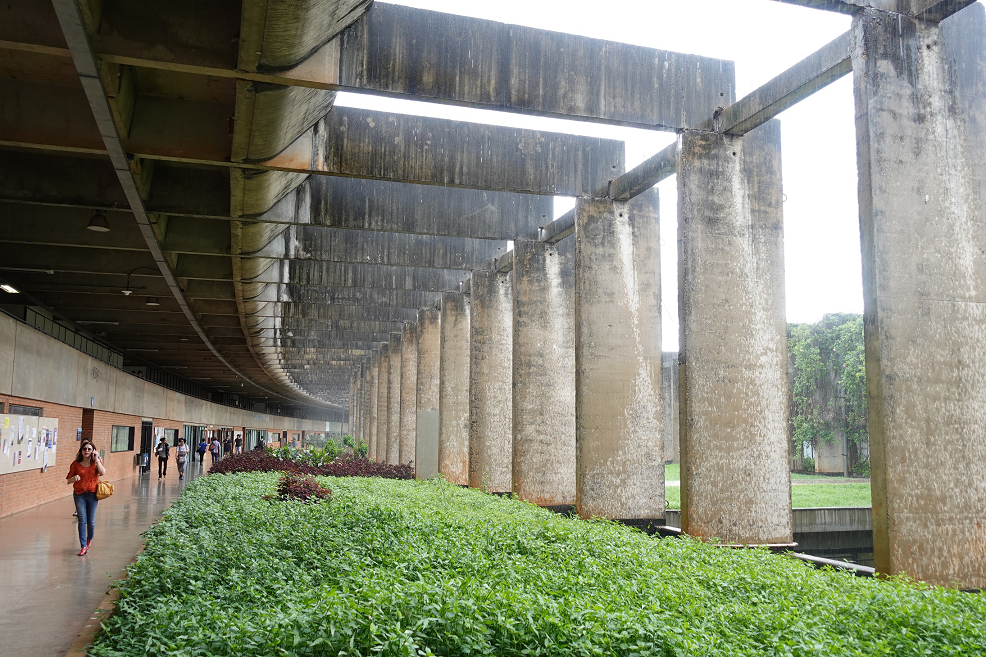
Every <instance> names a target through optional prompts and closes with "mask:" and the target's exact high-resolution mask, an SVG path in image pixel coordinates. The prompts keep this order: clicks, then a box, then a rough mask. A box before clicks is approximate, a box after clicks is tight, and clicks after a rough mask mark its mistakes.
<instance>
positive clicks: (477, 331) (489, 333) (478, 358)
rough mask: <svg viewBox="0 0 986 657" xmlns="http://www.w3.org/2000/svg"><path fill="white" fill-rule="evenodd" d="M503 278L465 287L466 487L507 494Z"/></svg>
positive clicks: (508, 376)
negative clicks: (467, 294)
mask: <svg viewBox="0 0 986 657" xmlns="http://www.w3.org/2000/svg"><path fill="white" fill-rule="evenodd" d="M511 287H512V286H511V281H510V274H509V273H503V274H501V273H499V272H494V271H485V270H479V269H477V270H475V271H473V272H472V279H471V281H470V290H471V294H470V297H471V299H470V300H471V305H470V317H469V327H470V328H469V335H470V339H469V345H470V346H469V351H470V356H469V358H470V360H469V485H470V486H472V487H473V488H482V489H483V490H485V491H487V492H490V493H509V492H510V490H511V471H512V463H511V460H512V458H513V453H512V449H513V409H512V406H513V401H512V399H513V368H512V366H511V363H512V360H513V294H512V290H511Z"/></svg>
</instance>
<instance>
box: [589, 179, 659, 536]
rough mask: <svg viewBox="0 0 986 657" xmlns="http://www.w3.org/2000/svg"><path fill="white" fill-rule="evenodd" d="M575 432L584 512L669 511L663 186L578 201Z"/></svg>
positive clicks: (641, 516) (641, 517)
mask: <svg viewBox="0 0 986 657" xmlns="http://www.w3.org/2000/svg"><path fill="white" fill-rule="evenodd" d="M575 225H576V227H575V440H576V485H577V489H576V493H577V501H576V505H577V509H578V513H579V515H580V516H581V517H583V518H592V517H602V518H609V519H612V520H622V521H631V522H634V521H636V522H639V521H656V520H660V519H663V518H664V459H663V456H662V454H661V450H662V446H663V441H662V438H661V266H660V262H661V254H660V246H659V245H660V230H659V228H660V221H659V204H658V195H657V190H656V189H653V190H651V191H650V192H647V193H646V194H643V195H641V196H638V197H637V198H635V199H633V200H632V201H629V202H622V201H612V200H609V199H589V198H579V199H577V201H576V205H575Z"/></svg>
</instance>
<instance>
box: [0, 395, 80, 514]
mask: <svg viewBox="0 0 986 657" xmlns="http://www.w3.org/2000/svg"><path fill="white" fill-rule="evenodd" d="M0 402H3V403H4V411H6V410H7V405H9V404H20V405H23V406H40V407H41V408H42V409H43V410H42V413H41V414H42V415H43V416H44V417H54V418H58V451H57V457H56V460H55V465H53V466H50V467H49V468H48V471H47V472H44V473H42V472H41V470H40V469H36V470H27V471H24V472H12V473H10V474H5V475H3V476H0V518H2V517H3V516H9V515H10V514H12V513H17V512H18V511H23V510H24V509H30V508H32V507H35V506H38V505H39V504H44V503H45V502H50V501H52V500H57V499H58V498H60V497H66V496H68V495H71V494H72V487H71V486H68V485H66V483H65V474H66V473H67V472H68V466H69V463H71V462H72V459H74V458H75V455H76V453H77V451H78V449H79V447H78V446H79V443H77V442H76V441H75V435H76V430H77V429H78V428H79V427H81V426H82V409H81V408H73V407H71V406H62V405H61V404H49V403H45V402H38V401H33V400H31V399H23V398H21V397H9V396H7V395H0ZM69 506H70V507H71V504H69Z"/></svg>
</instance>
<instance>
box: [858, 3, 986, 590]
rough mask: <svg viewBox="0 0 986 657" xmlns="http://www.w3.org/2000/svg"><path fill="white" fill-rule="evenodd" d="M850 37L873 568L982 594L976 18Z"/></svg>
mask: <svg viewBox="0 0 986 657" xmlns="http://www.w3.org/2000/svg"><path fill="white" fill-rule="evenodd" d="M852 33H853V73H854V79H855V96H856V129H857V143H858V151H857V153H858V166H859V201H860V203H859V205H860V207H859V211H860V224H861V234H862V252H863V291H864V302H865V322H864V326H865V344H866V383H867V393H868V397H867V401H868V412H869V437H870V465H871V468H872V487H873V537H874V553H875V561H876V568H877V570H878V571H879V572H882V573H887V574H895V573H900V572H906V573H907V574H908V575H910V576H912V577H915V578H918V579H922V580H926V581H928V582H931V583H933V584H938V585H942V586H950V585H958V586H961V587H970V588H983V587H986V522H984V518H986V514H984V509H986V477H983V472H982V463H983V462H984V461H986V379H984V377H983V372H986V259H984V258H983V252H984V250H986V224H984V223H983V216H984V215H986V198H984V188H983V184H982V180H983V178H986V150H984V149H983V144H984V143H986V134H984V125H986V104H984V101H983V98H986V78H984V77H983V71H984V70H986V43H984V39H986V19H984V15H983V7H982V5H974V6H972V7H969V8H968V9H964V10H963V11H961V12H960V13H958V14H957V15H956V16H954V17H953V18H951V19H949V20H948V21H945V22H944V23H942V24H941V26H936V25H934V24H931V23H928V22H922V21H919V20H912V19H909V18H907V17H902V16H898V15H888V14H885V13H882V12H879V11H875V10H864V11H863V12H861V13H860V14H858V15H857V17H856V18H855V19H854V21H853V27H852ZM929 363H933V364H934V365H933V366H930V367H929ZM929 446H932V448H929Z"/></svg>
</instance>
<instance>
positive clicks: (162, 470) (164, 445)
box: [154, 436, 171, 479]
mask: <svg viewBox="0 0 986 657" xmlns="http://www.w3.org/2000/svg"><path fill="white" fill-rule="evenodd" d="M154 453H155V454H156V455H157V478H158V479H160V478H161V477H167V476H168V457H169V456H171V445H169V444H168V439H167V438H165V437H164V436H161V442H159V443H158V444H157V447H155V448H154Z"/></svg>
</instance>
